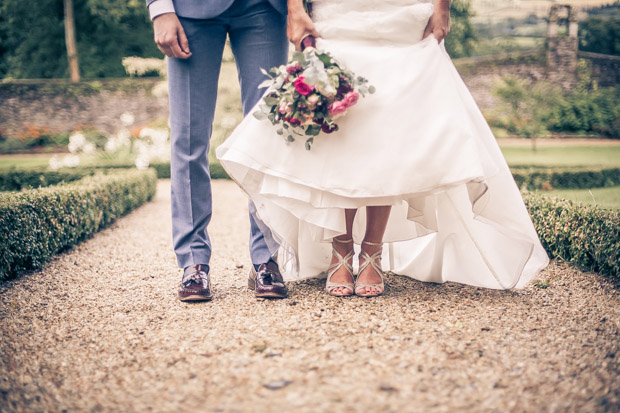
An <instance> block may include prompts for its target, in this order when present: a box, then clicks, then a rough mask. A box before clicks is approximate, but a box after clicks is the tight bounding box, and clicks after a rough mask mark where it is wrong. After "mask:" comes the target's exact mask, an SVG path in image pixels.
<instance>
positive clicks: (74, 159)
mask: <svg viewBox="0 0 620 413" xmlns="http://www.w3.org/2000/svg"><path fill="white" fill-rule="evenodd" d="M79 164H80V157H79V156H77V155H67V156H65V157H64V158H63V159H62V165H63V166H66V167H67V168H75V167H76V166H78V165H79Z"/></svg>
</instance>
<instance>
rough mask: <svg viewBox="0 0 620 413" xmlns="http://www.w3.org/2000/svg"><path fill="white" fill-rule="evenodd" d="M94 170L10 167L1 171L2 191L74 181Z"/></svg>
mask: <svg viewBox="0 0 620 413" xmlns="http://www.w3.org/2000/svg"><path fill="white" fill-rule="evenodd" d="M93 174H94V171H92V170H85V169H64V170H62V171H45V170H36V169H9V170H6V171H0V192H1V191H21V190H22V189H26V188H39V187H42V186H50V185H57V184H59V183H61V182H73V181H77V180H78V179H82V178H84V177H85V176H87V175H93Z"/></svg>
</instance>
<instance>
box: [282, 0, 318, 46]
mask: <svg viewBox="0 0 620 413" xmlns="http://www.w3.org/2000/svg"><path fill="white" fill-rule="evenodd" d="M290 3H291V2H290V1H289V9H288V23H287V26H286V35H287V36H288V39H289V40H290V41H291V43H293V44H294V45H295V50H301V41H302V40H303V39H304V38H305V37H306V36H314V37H321V36H320V35H319V33H318V32H317V31H316V29H315V28H314V23H313V22H312V19H311V18H310V16H308V14H307V13H306V11H305V10H304V9H303V6H302V7H295V8H293V7H291V6H290ZM300 4H301V3H300Z"/></svg>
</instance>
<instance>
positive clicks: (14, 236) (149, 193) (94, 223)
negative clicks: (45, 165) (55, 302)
mask: <svg viewBox="0 0 620 413" xmlns="http://www.w3.org/2000/svg"><path fill="white" fill-rule="evenodd" d="M156 184H157V177H156V174H155V171H154V170H152V169H148V170H135V169H134V170H128V171H113V172H109V173H108V174H107V175H104V174H96V175H94V176H88V177H85V178H82V179H81V180H79V181H75V182H71V183H65V184H60V185H55V186H50V187H47V188H39V189H30V190H26V191H22V192H6V193H2V194H0V280H2V279H7V278H10V277H14V276H16V275H17V274H19V273H20V272H22V271H24V270H30V269H37V268H41V267H42V265H43V264H44V263H45V262H47V261H48V260H49V259H50V258H51V257H52V256H53V255H54V254H56V253H58V252H60V251H63V250H65V249H67V248H70V247H72V246H73V245H76V244H77V243H79V242H80V241H82V240H84V239H86V238H88V237H90V236H91V235H92V234H94V233H95V232H97V231H99V230H100V229H102V228H104V227H106V226H108V225H109V224H111V223H112V222H113V221H114V220H115V219H116V218H119V217H121V216H123V215H125V214H127V213H129V212H130V211H131V210H133V209H134V208H136V207H138V206H140V205H142V204H143V203H145V202H147V201H148V200H150V199H151V198H152V197H153V196H154V194H155V190H156Z"/></svg>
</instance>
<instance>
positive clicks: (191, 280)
mask: <svg viewBox="0 0 620 413" xmlns="http://www.w3.org/2000/svg"><path fill="white" fill-rule="evenodd" d="M204 275H206V273H205V272H204V271H196V272H195V273H192V274H191V275H190V276H189V277H187V278H186V279H185V280H184V281H183V285H184V286H185V287H189V286H190V285H192V284H200V283H201V282H202V277H203V276H204Z"/></svg>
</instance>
